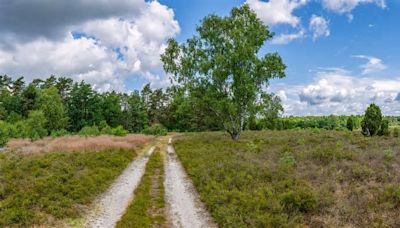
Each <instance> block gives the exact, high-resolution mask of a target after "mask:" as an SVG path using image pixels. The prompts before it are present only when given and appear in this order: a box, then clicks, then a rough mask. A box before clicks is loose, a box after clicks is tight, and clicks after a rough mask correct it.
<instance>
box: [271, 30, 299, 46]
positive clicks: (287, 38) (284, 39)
mask: <svg viewBox="0 0 400 228" xmlns="http://www.w3.org/2000/svg"><path fill="white" fill-rule="evenodd" d="M304 36H305V31H304V29H300V31H298V32H296V33H289V34H280V35H278V36H274V38H273V39H272V41H271V43H272V44H288V43H290V42H291V41H293V40H297V39H301V38H304Z"/></svg>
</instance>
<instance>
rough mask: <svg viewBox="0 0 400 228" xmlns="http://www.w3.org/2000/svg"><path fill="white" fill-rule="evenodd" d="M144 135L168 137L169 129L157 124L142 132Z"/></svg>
mask: <svg viewBox="0 0 400 228" xmlns="http://www.w3.org/2000/svg"><path fill="white" fill-rule="evenodd" d="M142 133H143V134H145V135H159V136H163V135H167V133H168V131H167V129H166V128H165V127H164V126H162V125H161V124H155V125H153V126H151V127H147V128H145V129H144V130H143V131H142Z"/></svg>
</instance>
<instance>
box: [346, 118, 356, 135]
mask: <svg viewBox="0 0 400 228" xmlns="http://www.w3.org/2000/svg"><path fill="white" fill-rule="evenodd" d="M355 124H356V123H355V121H354V117H353V116H350V117H349V118H347V122H346V127H347V129H348V130H349V131H353V130H354V128H355Z"/></svg>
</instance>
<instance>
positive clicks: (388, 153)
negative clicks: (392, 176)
mask: <svg viewBox="0 0 400 228" xmlns="http://www.w3.org/2000/svg"><path fill="white" fill-rule="evenodd" d="M383 156H384V158H385V160H386V161H391V160H393V159H394V152H393V150H391V149H387V150H385V151H383Z"/></svg>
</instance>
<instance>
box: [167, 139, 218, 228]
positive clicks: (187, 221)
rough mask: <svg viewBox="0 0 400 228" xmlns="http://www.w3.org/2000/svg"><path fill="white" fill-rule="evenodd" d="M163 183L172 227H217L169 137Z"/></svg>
mask: <svg viewBox="0 0 400 228" xmlns="http://www.w3.org/2000/svg"><path fill="white" fill-rule="evenodd" d="M164 185H165V193H166V202H167V206H168V211H169V213H168V216H169V217H170V219H171V222H172V224H173V226H174V227H185V228H186V227H188V228H196V227H217V226H216V225H215V224H214V223H213V221H212V218H211V216H210V215H209V213H208V212H207V210H206V209H205V207H204V205H203V204H202V203H201V201H200V199H199V196H198V193H197V192H196V190H195V188H194V186H193V184H192V182H191V180H190V179H189V178H188V176H187V174H186V173H185V171H184V169H183V167H182V165H181V163H180V161H179V160H178V158H177V157H176V154H175V150H174V148H173V146H172V145H171V139H170V140H169V145H168V147H167V158H166V164H165V180H164Z"/></svg>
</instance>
